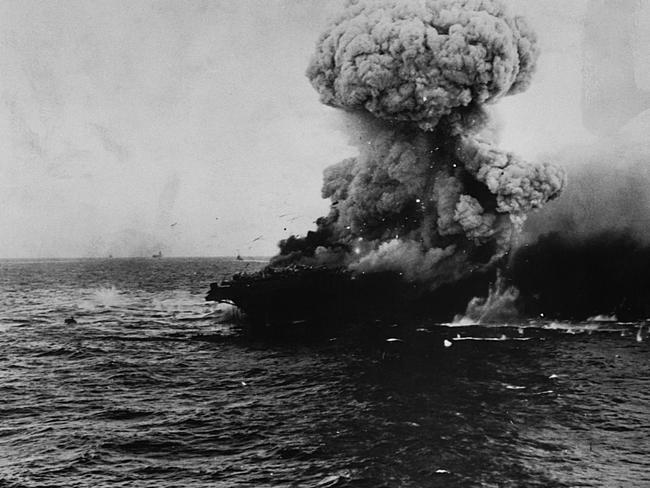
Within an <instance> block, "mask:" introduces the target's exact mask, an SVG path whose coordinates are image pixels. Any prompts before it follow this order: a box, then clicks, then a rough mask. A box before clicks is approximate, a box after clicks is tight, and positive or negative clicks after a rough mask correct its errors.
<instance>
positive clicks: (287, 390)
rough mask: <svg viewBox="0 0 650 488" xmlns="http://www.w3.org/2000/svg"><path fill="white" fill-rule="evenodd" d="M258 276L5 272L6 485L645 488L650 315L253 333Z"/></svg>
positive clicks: (160, 270)
mask: <svg viewBox="0 0 650 488" xmlns="http://www.w3.org/2000/svg"><path fill="white" fill-rule="evenodd" d="M259 266H261V264H260V263H255V262H238V261H234V260H225V259H168V258H163V259H151V258H150V259H110V260H109V259H106V260H47V261H46V260H36V261H17V260H12V261H6V260H5V261H0V486H2V487H16V488H17V487H104V486H106V487H157V488H159V487H303V486H304V487H368V488H379V487H475V486H476V487H544V488H549V487H577V486H596V487H608V488H610V487H646V488H647V487H648V486H650V345H649V343H650V339H649V338H648V336H647V332H648V325H647V324H645V323H619V322H616V321H613V320H610V321H607V320H603V319H605V318H599V320H592V321H590V322H588V323H581V324H571V323H558V322H548V321H538V322H523V321H522V322H519V323H514V324H498V325H497V326H494V325H493V326H490V327H487V326H480V327H477V326H475V325H470V324H466V323H464V322H460V323H454V324H434V323H428V322H426V321H422V323H419V324H416V325H417V327H416V328H417V329H418V330H414V329H413V328H410V329H409V330H410V332H409V333H406V332H404V331H403V330H402V329H403V328H404V327H403V324H399V323H397V324H377V329H376V332H373V333H371V334H369V337H368V338H367V340H364V338H363V337H358V336H357V337H356V338H354V339H349V338H348V339H346V338H341V337H336V336H335V335H333V336H332V337H329V338H325V339H323V340H319V341H305V340H289V339H286V340H271V339H266V340H264V339H254V338H250V337H247V336H245V335H242V334H241V333H239V332H238V328H237V327H236V324H235V322H236V316H235V315H234V314H232V313H231V312H232V311H231V310H228V309H227V308H226V307H224V306H223V305H217V304H214V303H208V302H205V301H204V296H205V294H206V292H207V290H208V288H209V284H210V282H212V281H217V280H219V279H221V278H224V277H227V276H229V275H231V274H232V273H234V272H236V271H241V270H244V269H248V270H252V269H256V268H257V267H259ZM71 315H74V317H75V320H76V323H71V324H68V323H65V319H66V318H68V317H70V316H71Z"/></svg>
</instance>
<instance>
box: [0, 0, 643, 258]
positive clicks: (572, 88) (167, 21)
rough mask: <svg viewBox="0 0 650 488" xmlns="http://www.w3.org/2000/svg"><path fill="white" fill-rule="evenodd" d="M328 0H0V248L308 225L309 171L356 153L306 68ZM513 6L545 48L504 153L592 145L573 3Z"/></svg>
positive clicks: (39, 249)
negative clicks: (583, 111) (582, 99)
mask: <svg viewBox="0 0 650 488" xmlns="http://www.w3.org/2000/svg"><path fill="white" fill-rule="evenodd" d="M342 3H343V2H342V1H338V0H335V1H327V2H326V1H323V0H256V1H253V0H237V1H235V0H231V1H214V0H209V1H208V0H206V1H197V0H193V1H180V0H173V1H171V0H170V1H133V0H128V1H127V0H124V1H118V0H114V1H101V2H95V1H90V0H86V1H70V0H69V1H56V2H55V1H50V0H46V1H27V0H21V1H8V0H5V1H2V2H0V34H1V35H0V43H1V45H2V47H1V49H0V77H1V83H0V96H1V98H2V103H1V104H0V257H74V256H82V257H86V256H88V257H91V256H107V255H108V254H113V255H114V256H140V255H141V256H147V255H150V254H151V253H153V252H157V251H158V250H162V252H163V253H164V254H165V255H176V256H214V255H232V254H234V253H236V252H238V251H239V252H241V254H245V255H270V254H273V253H274V252H275V245H276V243H277V241H278V240H279V239H281V238H283V237H287V236H288V235H290V234H291V233H301V234H302V233H304V232H306V231H307V230H309V229H311V228H313V224H312V222H313V220H315V218H316V217H318V216H319V215H323V214H325V213H326V212H327V207H328V205H327V202H325V201H323V200H321V198H320V187H321V179H322V171H323V169H324V168H325V167H326V166H328V165H329V164H332V163H335V162H338V161H339V160H341V159H343V158H344V157H348V156H352V155H354V154H355V151H354V149H353V148H351V147H350V146H348V145H347V142H346V141H347V138H346V135H345V133H344V131H343V130H342V127H343V124H342V123H341V120H340V116H339V114H338V113H337V111H336V110H334V109H331V108H328V107H325V106H323V105H321V104H320V103H319V102H318V96H317V94H316V92H315V91H314V90H313V89H312V87H311V86H310V85H309V82H308V81H307V79H306V77H305V75H304V72H305V69H306V67H307V63H308V61H309V57H310V55H311V51H312V49H313V47H314V45H315V41H316V38H317V37H318V34H319V33H320V31H321V29H322V28H323V27H324V25H325V24H326V21H327V18H328V17H329V16H330V15H331V14H332V13H333V12H335V11H336V10H337V9H338V8H340V5H341V4H342ZM512 3H513V7H514V9H515V10H516V11H518V12H521V13H524V14H526V15H527V16H528V18H529V20H530V22H531V23H532V24H533V26H534V27H535V29H536V31H537V33H538V34H539V37H540V42H541V48H542V57H541V59H540V67H539V71H538V73H537V76H536V77H535V79H534V83H533V86H532V87H531V88H530V89H529V90H528V92H526V93H524V94H521V95H517V96H515V97H510V98H508V99H504V100H503V101H502V102H501V103H500V104H499V105H498V108H497V110H496V111H497V117H498V119H499V122H500V125H501V127H502V133H501V135H502V137H501V146H502V147H504V148H507V149H512V150H515V151H517V152H519V153H521V154H522V155H523V156H525V157H528V158H536V157H539V156H540V155H543V154H548V153H552V152H553V151H554V150H557V148H559V147H561V146H562V145H566V144H572V143H576V142H589V141H590V140H592V139H593V136H591V135H589V134H588V133H587V132H586V130H585V129H583V127H582V124H581V113H580V97H581V81H580V76H581V75H580V73H581V52H582V51H581V49H582V30H581V26H582V21H583V17H584V13H585V7H586V5H587V4H586V1H580V0H576V1H569V2H567V1H566V0H547V1H544V2H539V1H536V0H526V1H516V2H512ZM637 79H638V81H639V83H640V85H642V86H643V85H644V84H645V86H646V87H648V86H649V85H650V83H647V80H650V74H649V73H647V72H645V71H644V70H643V69H640V70H638V71H637ZM259 236H262V237H261V238H259V239H258V237H259ZM256 239H257V240H256Z"/></svg>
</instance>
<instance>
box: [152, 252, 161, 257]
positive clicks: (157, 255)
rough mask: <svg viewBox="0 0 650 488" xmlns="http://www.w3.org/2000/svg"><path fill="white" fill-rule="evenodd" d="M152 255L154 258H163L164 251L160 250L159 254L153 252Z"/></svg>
mask: <svg viewBox="0 0 650 488" xmlns="http://www.w3.org/2000/svg"><path fill="white" fill-rule="evenodd" d="M151 257H152V258H162V251H158V253H157V254H152V255H151Z"/></svg>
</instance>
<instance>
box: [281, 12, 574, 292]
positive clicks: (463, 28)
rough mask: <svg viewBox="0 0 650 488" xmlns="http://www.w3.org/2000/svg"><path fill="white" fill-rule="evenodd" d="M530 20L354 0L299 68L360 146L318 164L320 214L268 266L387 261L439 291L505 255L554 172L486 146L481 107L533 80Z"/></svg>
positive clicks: (557, 181)
mask: <svg viewBox="0 0 650 488" xmlns="http://www.w3.org/2000/svg"><path fill="white" fill-rule="evenodd" d="M537 57H538V49H537V47H536V38H535V35H534V33H533V32H532V31H531V30H530V29H529V27H528V26H527V24H526V22H525V21H524V20H523V19H522V18H521V17H518V16H515V15H512V14H511V13H510V12H509V11H508V10H507V9H506V7H505V6H504V5H503V4H502V3H500V2H499V1H496V0H495V1H492V0H482V1H477V0H456V1H450V0H424V1H419V0H405V1H399V2H395V1H393V2H389V1H384V0H378V1H364V0H359V1H355V0H352V1H350V2H349V3H348V5H347V7H346V9H345V10H344V11H343V12H342V13H341V14H340V15H339V16H338V17H337V18H336V19H335V20H334V21H333V22H332V24H331V25H330V26H329V28H328V29H327V30H326V31H325V32H324V33H323V34H322V35H321V37H320V39H319V41H318V44H317V47H316V52H315V54H314V56H313V58H312V61H311V63H310V65H309V68H308V70H307V76H308V77H309V79H310V81H311V83H312V85H313V86H314V88H315V89H316V90H317V92H318V93H319V94H320V96H321V101H322V102H323V103H325V104H327V105H331V106H333V107H337V108H340V109H342V110H345V111H346V112H347V113H348V114H349V117H350V118H351V120H353V125H355V130H354V131H352V136H353V137H354V138H355V142H356V144H357V147H358V150H359V154H358V156H356V157H352V158H348V159H346V160H344V161H342V162H340V163H338V164H335V165H333V166H331V167H329V168H328V169H326V170H325V173H324V183H323V194H322V196H323V197H324V198H329V199H330V201H331V207H330V212H329V214H328V215H327V216H325V217H322V218H320V219H319V220H318V221H317V229H316V230H315V231H310V232H308V233H307V235H306V236H305V237H303V238H297V237H291V238H289V239H287V240H285V241H282V242H281V243H280V254H279V255H278V256H276V258H275V259H274V260H273V262H272V266H286V265H288V264H292V263H300V264H325V265H332V266H345V267H348V268H349V269H352V270H354V271H356V272H371V271H394V272H398V273H401V274H402V275H403V276H404V277H405V278H406V279H408V280H412V281H417V282H421V283H424V284H426V285H428V286H429V287H431V288H436V287H438V286H440V285H442V284H444V283H449V282H453V281H455V280H458V279H461V278H464V277H466V276H467V275H468V274H470V273H472V272H473V271H478V270H482V269H485V268H486V267H488V266H490V265H491V264H493V263H495V262H496V261H498V260H499V259H500V258H502V257H503V256H505V255H506V254H507V253H508V252H509V251H510V249H511V246H512V241H513V238H514V237H515V236H516V235H517V234H518V233H519V232H520V230H521V227H522V225H523V223H524V221H525V219H526V216H527V214H528V213H529V212H531V211H533V210H536V209H539V208H541V207H542V206H544V204H545V203H546V202H548V201H549V200H551V199H554V198H556V197H557V196H558V195H559V194H560V192H561V191H562V189H563V187H564V186H565V183H566V177H565V174H564V172H563V170H561V169H560V168H558V167H556V166H554V165H552V164H549V163H535V164H533V163H529V162H526V161H523V160H522V159H521V158H519V157H518V156H517V155H515V154H512V153H510V152H507V151H503V150H501V149H499V148H498V147H496V145H495V144H494V141H493V137H492V134H493V128H492V127H491V126H490V123H489V117H488V115H487V112H486V105H488V104H493V103H495V102H497V101H498V100H499V99H501V98H502V97H504V96H506V95H512V94H516V93H518V92H521V91H523V90H525V89H526V87H527V86H528V85H529V84H530V80H531V76H532V74H533V72H534V70H535V64H536V60H537Z"/></svg>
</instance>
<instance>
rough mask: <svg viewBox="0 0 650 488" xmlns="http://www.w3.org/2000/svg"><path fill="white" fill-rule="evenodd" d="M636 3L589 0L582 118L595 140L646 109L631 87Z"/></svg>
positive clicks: (644, 94)
mask: <svg viewBox="0 0 650 488" xmlns="http://www.w3.org/2000/svg"><path fill="white" fill-rule="evenodd" d="M638 8H639V7H638V2H636V1H631V0H590V1H589V3H588V5H587V13H586V16H585V37H584V43H583V69H582V88H583V90H582V119H583V123H584V126H585V128H587V129H588V130H589V131H590V132H592V133H593V134H594V135H597V136H611V135H615V134H616V133H617V132H619V131H620V130H621V128H623V126H625V125H626V124H627V123H628V122H630V121H631V120H632V119H633V118H634V117H636V116H637V115H639V114H640V113H641V112H643V111H645V110H647V109H648V108H650V92H648V91H645V90H640V89H639V88H638V87H637V84H636V79H635V72H634V54H633V39H632V35H633V33H634V32H635V26H634V18H635V16H636V15H637V10H638Z"/></svg>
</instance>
